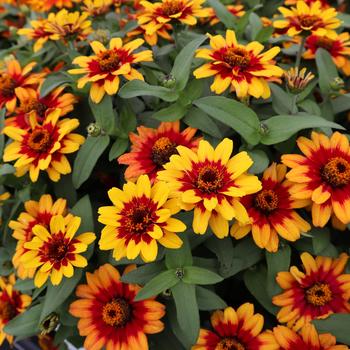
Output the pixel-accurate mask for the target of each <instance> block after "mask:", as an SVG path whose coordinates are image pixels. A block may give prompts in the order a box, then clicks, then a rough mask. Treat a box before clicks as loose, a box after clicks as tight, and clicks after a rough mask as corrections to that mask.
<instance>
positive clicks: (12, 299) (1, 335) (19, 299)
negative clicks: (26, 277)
mask: <svg viewBox="0 0 350 350" xmlns="http://www.w3.org/2000/svg"><path fill="white" fill-rule="evenodd" d="M15 282H16V280H15V276H14V275H11V276H9V277H8V278H6V277H0V346H1V345H2V344H3V342H4V341H5V340H7V341H8V342H9V343H10V344H12V342H13V336H12V335H9V334H6V333H5V332H4V327H5V326H6V324H7V323H8V322H9V321H11V320H12V319H13V318H14V317H16V316H17V315H19V314H21V313H22V312H24V311H25V310H26V308H27V307H28V306H29V304H30V303H31V302H32V298H31V297H30V296H29V295H26V294H21V293H20V292H18V291H17V290H16V289H14V285H15Z"/></svg>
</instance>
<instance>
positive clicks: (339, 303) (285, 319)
mask: <svg viewBox="0 0 350 350" xmlns="http://www.w3.org/2000/svg"><path fill="white" fill-rule="evenodd" d="M348 258H349V257H348V256H347V255H346V254H344V253H343V254H340V256H339V258H338V259H332V258H329V257H323V256H317V257H316V259H314V258H313V257H312V256H311V255H310V254H309V253H303V254H301V260H302V263H303V268H304V272H303V271H300V270H299V269H298V268H297V267H296V266H292V267H291V268H290V270H289V271H290V272H285V271H283V272H279V273H278V274H277V277H276V281H277V283H278V284H279V286H280V287H281V288H282V289H284V292H283V293H282V294H279V295H276V296H274V297H273V299H272V302H273V303H274V304H275V305H277V306H281V309H280V311H279V312H278V314H277V319H278V321H279V322H281V323H287V325H288V327H289V328H293V329H294V330H295V331H297V330H299V329H300V328H301V327H303V326H304V325H305V324H306V323H308V322H310V321H311V320H313V319H315V318H325V317H327V316H328V315H329V314H332V313H348V312H350V304H349V298H350V283H349V282H350V274H344V270H345V267H346V264H347V262H348Z"/></svg>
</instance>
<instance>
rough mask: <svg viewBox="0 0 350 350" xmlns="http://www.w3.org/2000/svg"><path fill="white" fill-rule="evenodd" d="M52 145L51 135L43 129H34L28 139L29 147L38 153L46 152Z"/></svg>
mask: <svg viewBox="0 0 350 350" xmlns="http://www.w3.org/2000/svg"><path fill="white" fill-rule="evenodd" d="M50 145H51V135H50V133H49V132H48V131H47V130H45V129H42V128H37V129H34V130H33V132H32V134H31V135H30V136H29V139H28V146H29V147H30V148H31V149H32V150H34V151H36V152H46V151H47V150H48V148H49V147H50Z"/></svg>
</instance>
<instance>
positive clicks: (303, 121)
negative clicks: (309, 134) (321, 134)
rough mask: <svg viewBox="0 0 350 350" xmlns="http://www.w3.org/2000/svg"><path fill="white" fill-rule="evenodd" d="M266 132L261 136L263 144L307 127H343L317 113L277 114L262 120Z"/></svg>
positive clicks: (281, 139)
mask: <svg viewBox="0 0 350 350" xmlns="http://www.w3.org/2000/svg"><path fill="white" fill-rule="evenodd" d="M264 125H265V126H266V127H267V129H268V132H267V133H266V134H265V135H263V136H262V137H261V143H263V144H264V145H273V144H275V143H279V142H282V141H285V140H287V139H289V138H290V137H291V136H292V135H294V134H295V133H297V132H298V131H300V130H304V129H309V128H322V127H328V128H333V129H341V130H344V128H343V127H342V126H341V125H339V124H336V123H333V122H330V121H328V120H326V119H324V118H322V117H319V116H317V115H308V114H305V115H301V114H299V115H278V116H275V117H272V118H269V119H267V120H265V121H264Z"/></svg>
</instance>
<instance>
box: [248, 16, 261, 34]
mask: <svg viewBox="0 0 350 350" xmlns="http://www.w3.org/2000/svg"><path fill="white" fill-rule="evenodd" d="M248 21H249V24H250V33H251V39H252V40H256V36H257V35H258V33H259V32H260V30H261V29H262V28H263V24H262V21H261V19H260V17H259V16H258V15H257V14H256V13H254V12H252V13H251V14H250V15H249V18H248Z"/></svg>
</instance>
